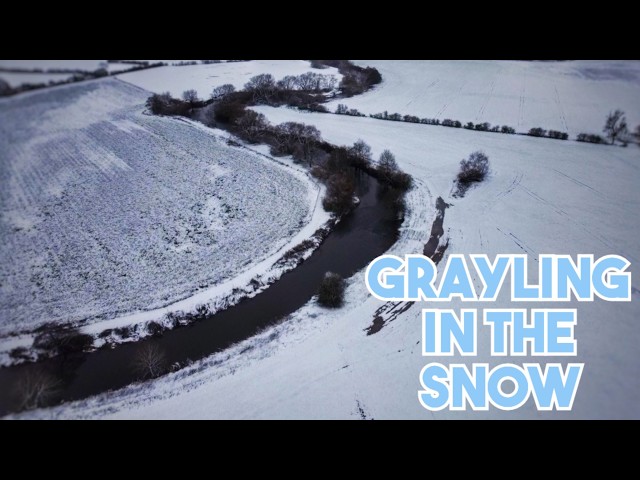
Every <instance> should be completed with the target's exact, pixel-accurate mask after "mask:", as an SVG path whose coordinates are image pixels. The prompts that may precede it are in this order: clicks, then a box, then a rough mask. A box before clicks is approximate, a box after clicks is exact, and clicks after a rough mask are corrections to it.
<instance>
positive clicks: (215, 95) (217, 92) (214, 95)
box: [211, 83, 236, 100]
mask: <svg viewBox="0 0 640 480" xmlns="http://www.w3.org/2000/svg"><path fill="white" fill-rule="evenodd" d="M235 91H236V87H234V86H233V85H231V84H230V83H225V84H224V85H219V86H217V87H215V88H214V89H213V91H212V92H211V100H220V99H222V98H224V97H226V96H227V95H229V94H231V93H233V92H235Z"/></svg>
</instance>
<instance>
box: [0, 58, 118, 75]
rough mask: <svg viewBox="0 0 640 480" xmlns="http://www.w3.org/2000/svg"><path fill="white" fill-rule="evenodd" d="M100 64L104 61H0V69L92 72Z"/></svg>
mask: <svg viewBox="0 0 640 480" xmlns="http://www.w3.org/2000/svg"><path fill="white" fill-rule="evenodd" d="M102 62H106V60H0V68H22V69H32V68H39V69H42V70H44V71H46V70H49V69H68V70H82V71H85V72H92V71H94V70H97V69H98V68H100V64H101V63H102Z"/></svg>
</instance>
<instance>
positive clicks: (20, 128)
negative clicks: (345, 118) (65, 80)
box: [0, 79, 328, 361]
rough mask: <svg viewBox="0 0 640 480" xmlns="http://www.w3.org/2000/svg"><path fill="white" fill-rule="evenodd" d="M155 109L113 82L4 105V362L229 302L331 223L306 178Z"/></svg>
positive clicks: (0, 278)
mask: <svg viewBox="0 0 640 480" xmlns="http://www.w3.org/2000/svg"><path fill="white" fill-rule="evenodd" d="M147 96H148V93H147V92H144V91H142V90H140V89H138V88H137V87H134V86H132V85H130V84H127V83H125V82H121V81H119V80H116V79H104V80H98V81H93V82H84V83H82V84H75V85H69V86H64V87H57V88H52V89H50V90H47V91H46V92H44V91H40V92H33V93H29V94H26V95H20V96H18V97H13V98H10V99H6V100H3V101H0V151H2V152H3V155H4V156H3V162H2V163H1V164H0V180H1V182H2V188H1V189H0V199H1V201H0V204H1V205H2V211H1V213H2V215H1V217H0V219H1V223H0V241H1V243H2V250H0V319H1V321H0V336H2V337H5V338H4V339H3V343H2V344H1V345H0V351H1V352H2V353H3V354H6V351H7V350H9V349H10V348H13V347H15V346H18V345H25V344H26V343H28V342H27V338H28V337H26V336H22V337H16V334H18V333H21V332H22V333H24V332H27V331H31V330H33V329H34V328H36V327H38V326H40V325H42V324H43V323H45V322H51V321H53V322H70V321H71V322H81V323H84V324H86V325H89V324H91V325H89V326H87V327H86V329H85V331H87V332H89V333H97V332H99V331H100V330H102V329H104V328H113V327H115V326H122V325H130V324H133V323H136V322H138V321H143V320H151V319H154V320H158V319H159V318H161V317H162V315H163V314H164V313H166V312H168V311H169V310H176V309H180V310H183V311H189V310H190V309H193V308H194V307H195V306H196V305H197V304H204V303H207V302H209V301H211V300H214V299H217V298H221V297H224V295H225V294H226V295H228V294H229V293H230V292H231V291H232V290H233V288H235V287H239V288H242V287H244V286H246V285H247V283H248V282H249V281H250V280H251V279H252V278H254V277H256V276H258V275H260V274H264V273H265V272H267V271H268V270H269V267H271V265H272V264H273V263H274V262H275V261H276V260H277V259H278V258H279V256H280V255H282V253H284V252H285V251H286V250H287V249H289V248H291V247H292V246H294V245H296V244H297V243H300V242H301V241H302V240H304V239H305V238H308V237H309V236H311V235H312V234H313V232H314V231H315V230H316V229H317V228H318V227H319V226H320V225H322V224H323V223H324V222H325V221H326V220H327V219H328V215H327V214H326V213H325V212H323V211H322V208H321V207H320V206H319V203H320V202H319V198H320V196H321V193H322V189H321V188H320V187H319V186H318V185H317V184H316V183H315V182H313V181H312V180H310V178H309V176H308V175H307V174H306V173H304V172H303V171H301V170H300V169H297V168H294V167H292V166H288V165H286V164H285V163H277V162H275V161H272V160H269V159H265V157H264V156H262V155H259V154H257V153H254V152H252V151H250V150H248V149H244V148H238V147H231V146H228V145H227V144H226V141H225V140H224V139H223V138H221V137H220V136H219V135H217V134H215V132H213V131H212V130H210V129H206V128H204V127H203V126H201V125H200V124H194V123H192V122H189V121H186V120H180V119H175V118H163V117H154V116H151V115H148V114H144V113H143V110H144V101H145V99H146V97H147ZM271 273H272V274H273V273H274V272H271ZM176 302H177V303H176ZM100 320H102V321H106V323H104V324H102V323H100V324H96V322H99V321H100ZM5 360H6V358H4V357H3V361H5Z"/></svg>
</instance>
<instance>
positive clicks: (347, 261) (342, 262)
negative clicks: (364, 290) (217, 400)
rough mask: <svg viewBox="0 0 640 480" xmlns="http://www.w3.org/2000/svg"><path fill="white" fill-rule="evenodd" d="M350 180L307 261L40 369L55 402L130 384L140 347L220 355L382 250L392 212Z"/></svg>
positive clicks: (6, 406) (14, 376) (392, 228)
mask: <svg viewBox="0 0 640 480" xmlns="http://www.w3.org/2000/svg"><path fill="white" fill-rule="evenodd" d="M354 176H355V179H356V186H357V195H358V197H359V198H360V204H359V205H358V207H357V208H355V209H354V210H353V211H352V212H351V213H349V214H348V215H347V216H346V217H345V218H343V220H342V221H341V222H340V223H339V224H338V225H337V226H336V227H335V229H334V231H333V232H332V233H331V234H330V235H329V236H328V237H327V238H326V240H325V241H324V242H323V243H322V245H320V247H319V248H318V249H317V250H316V251H315V252H314V253H313V255H312V256H311V257H310V258H308V259H307V260H306V261H305V262H304V263H302V265H300V266H298V267H297V268H295V269H294V270H292V271H291V272H288V273H286V274H284V275H283V276H282V277H281V278H280V279H279V280H278V281H277V282H276V283H274V284H273V285H271V286H270V287H269V288H267V289H266V290H265V291H264V292H262V293H260V294H258V295H256V296H255V297H253V298H247V299H244V300H242V301H241V302H240V303H238V304H237V305H235V306H233V307H230V308H228V309H227V310H224V311H222V312H219V313H217V314H215V315H214V316H212V317H211V318H209V319H207V320H203V321H199V322H195V323H193V324H191V325H190V326H188V327H183V328H177V329H175V330H171V331H167V332H165V333H164V334H163V335H162V336H161V337H159V338H152V339H145V340H141V341H139V342H135V343H129V344H122V345H118V346H116V347H115V348H112V349H102V350H98V351H95V352H91V353H87V354H78V355H74V356H73V357H72V358H65V359H61V358H53V359H50V360H46V361H43V362H40V363H41V364H42V367H44V368H46V369H47V370H49V371H52V372H56V374H57V376H58V377H59V378H60V379H61V382H62V383H61V388H60V392H59V394H58V396H57V397H56V403H57V402H60V401H70V400H77V399H81V398H85V397H88V396H91V395H95V394H98V393H101V392H105V391H107V390H113V389H117V388H121V387H123V386H125V385H128V384H130V383H132V382H135V381H136V380H137V374H136V373H135V372H134V370H133V369H132V364H133V360H134V356H135V355H136V352H137V351H139V348H140V346H141V344H143V343H144V342H149V341H151V342H154V343H156V344H158V345H159V346H160V347H161V348H162V349H163V350H164V352H165V354H166V357H167V358H166V359H167V361H168V362H169V364H174V363H176V362H180V363H183V362H185V361H187V360H198V359H201V358H203V357H205V356H207V355H210V354H212V353H215V352H218V351H220V350H223V349H225V348H227V347H229V346H230V345H232V344H234V343H237V342H239V341H242V340H244V339H246V338H249V337H251V336H252V335H255V334H256V333H257V332H258V331H260V330H262V329H263V328H265V327H267V326H269V325H272V324H274V323H275V322H277V321H279V320H280V319H282V318H283V317H284V316H286V315H288V314H290V313H292V312H294V311H296V310H297V309H299V308H300V307H302V306H303V305H304V304H305V303H307V302H308V301H309V299H310V298H311V297H312V296H313V295H315V294H316V292H317V290H318V286H319V284H320V281H321V279H322V277H323V276H324V274H325V272H327V271H333V272H336V273H339V274H340V275H342V276H343V277H345V278H346V277H349V276H351V275H353V274H354V273H355V272H357V271H358V270H360V269H362V268H363V267H365V266H366V265H367V264H368V263H369V262H370V261H371V260H373V259H374V258H375V257H376V256H378V255H380V254H382V253H384V252H385V251H387V250H388V249H389V248H390V247H391V245H393V243H394V242H395V241H396V239H397V235H398V228H399V226H400V220H399V219H398V208H397V206H396V205H395V204H394V203H393V201H392V198H391V195H389V193H388V191H387V189H386V188H385V187H384V186H382V185H380V184H379V183H378V182H377V181H376V180H375V179H374V178H372V177H370V176H368V175H366V174H363V173H358V174H354ZM26 368H33V367H32V366H29V365H19V366H14V367H7V368H2V369H0V415H5V414H6V413H8V412H10V411H15V410H16V409H17V408H18V405H19V403H18V396H17V394H16V385H17V382H18V380H19V379H20V377H21V376H23V375H24V373H25V369H26Z"/></svg>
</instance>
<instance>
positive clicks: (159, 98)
mask: <svg viewBox="0 0 640 480" xmlns="http://www.w3.org/2000/svg"><path fill="white" fill-rule="evenodd" d="M146 106H147V108H148V109H149V110H150V111H151V113H153V114H154V115H187V114H188V113H189V110H190V109H191V105H190V104H189V102H186V101H182V100H178V99H176V98H172V97H171V94H170V93H169V92H165V93H154V94H153V95H151V96H150V97H149V98H148V99H147V103H146Z"/></svg>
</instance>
